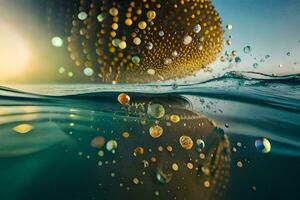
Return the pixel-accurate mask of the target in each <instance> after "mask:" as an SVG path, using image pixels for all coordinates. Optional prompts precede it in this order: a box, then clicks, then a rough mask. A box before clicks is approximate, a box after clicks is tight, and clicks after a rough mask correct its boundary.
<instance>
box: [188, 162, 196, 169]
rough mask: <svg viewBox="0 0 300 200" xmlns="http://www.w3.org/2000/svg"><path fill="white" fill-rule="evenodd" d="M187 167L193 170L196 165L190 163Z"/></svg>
mask: <svg viewBox="0 0 300 200" xmlns="http://www.w3.org/2000/svg"><path fill="white" fill-rule="evenodd" d="M186 166H187V168H189V169H193V168H194V165H193V163H190V162H189V163H187V165H186Z"/></svg>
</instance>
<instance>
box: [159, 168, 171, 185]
mask: <svg viewBox="0 0 300 200" xmlns="http://www.w3.org/2000/svg"><path fill="white" fill-rule="evenodd" d="M172 175H173V174H172V173H165V172H163V170H161V169H158V170H157V172H156V179H157V180H158V181H159V182H160V183H162V184H167V183H169V182H170V181H171V180H172Z"/></svg>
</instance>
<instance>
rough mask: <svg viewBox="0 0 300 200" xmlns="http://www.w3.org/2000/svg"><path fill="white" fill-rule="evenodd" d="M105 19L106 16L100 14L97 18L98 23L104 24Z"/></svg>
mask: <svg viewBox="0 0 300 200" xmlns="http://www.w3.org/2000/svg"><path fill="white" fill-rule="evenodd" d="M104 19H105V17H104V14H99V15H98V16H97V20H98V22H103V20H104Z"/></svg>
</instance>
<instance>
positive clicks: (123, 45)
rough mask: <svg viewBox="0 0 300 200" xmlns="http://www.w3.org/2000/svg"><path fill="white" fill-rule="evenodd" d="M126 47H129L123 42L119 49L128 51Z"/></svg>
mask: <svg viewBox="0 0 300 200" xmlns="http://www.w3.org/2000/svg"><path fill="white" fill-rule="evenodd" d="M126 47H127V43H126V42H125V41H121V42H120V43H119V48H120V49H126Z"/></svg>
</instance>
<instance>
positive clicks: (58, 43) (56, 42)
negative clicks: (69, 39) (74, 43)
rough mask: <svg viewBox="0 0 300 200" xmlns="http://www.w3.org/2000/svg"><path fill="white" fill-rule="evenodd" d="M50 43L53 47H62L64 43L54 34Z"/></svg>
mask: <svg viewBox="0 0 300 200" xmlns="http://www.w3.org/2000/svg"><path fill="white" fill-rule="evenodd" d="M51 43H52V45H53V46H54V47H62V46H63V44H64V41H63V40H62V39H61V38H60V37H58V36H55V37H53V38H52V40H51Z"/></svg>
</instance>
